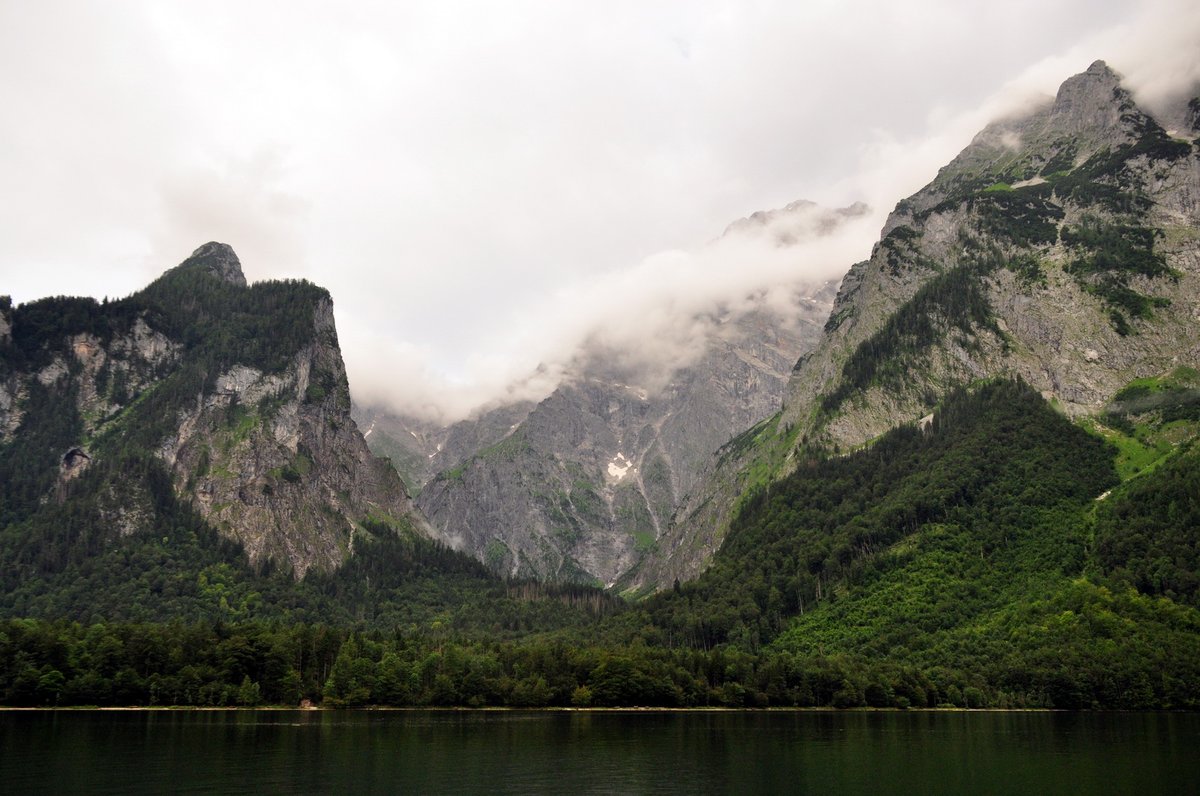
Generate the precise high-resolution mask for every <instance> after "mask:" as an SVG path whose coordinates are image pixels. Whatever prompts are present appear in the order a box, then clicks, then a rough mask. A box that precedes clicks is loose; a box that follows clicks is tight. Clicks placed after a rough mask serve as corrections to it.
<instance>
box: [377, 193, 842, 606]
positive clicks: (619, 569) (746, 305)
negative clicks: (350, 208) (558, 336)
mask: <svg viewBox="0 0 1200 796" xmlns="http://www.w3.org/2000/svg"><path fill="white" fill-rule="evenodd" d="M865 212H866V208H865V207H864V206H862V205H854V206H851V207H848V208H844V209H841V210H835V211H830V210H826V209H823V208H820V207H818V206H817V205H815V204H813V203H811V202H796V203H793V204H791V205H789V206H788V207H785V208H781V209H779V210H773V211H766V212H759V213H755V214H754V215H752V216H750V217H749V218H746V219H742V220H741V221H738V222H735V223H733V224H731V225H730V227H729V228H728V229H727V230H726V231H725V233H724V236H723V238H722V240H740V239H742V238H745V239H750V240H759V239H765V240H766V241H767V243H768V245H769V246H771V247H774V248H776V249H778V250H780V251H783V252H786V251H787V249H788V248H789V247H791V246H793V245H795V244H797V243H798V242H800V241H803V240H811V239H812V238H814V237H819V236H823V235H828V234H830V233H832V232H833V231H835V230H836V229H838V227H839V226H840V225H841V224H843V223H844V222H845V221H847V220H850V219H855V218H858V217H861V216H862V215H863V214H864V213H865ZM833 290H834V286H833V284H832V283H824V284H821V283H804V282H796V283H795V284H792V285H789V286H787V288H786V289H785V290H781V291H779V292H778V293H775V294H771V295H768V294H767V293H765V292H764V293H762V294H759V295H754V296H750V297H747V298H744V297H740V296H731V297H729V299H730V300H729V301H728V302H727V304H728V306H724V307H715V308H714V309H713V310H712V312H710V313H708V314H706V315H704V316H701V317H697V318H695V319H693V320H692V322H691V326H692V327H693V328H694V330H695V339H692V340H689V341H688V348H689V349H691V351H689V352H688V353H687V354H686V355H685V356H686V358H685V359H678V360H671V361H668V362H666V363H662V362H654V363H653V364H652V365H646V364H645V363H638V362H637V361H636V359H637V357H636V352H631V351H629V350H626V349H625V348H622V347H621V346H618V345H613V344H605V343H602V342H599V341H597V340H592V341H589V342H588V343H586V344H585V345H584V347H583V348H582V349H581V350H580V352H579V353H578V354H577V356H576V358H575V361H574V362H573V363H572V366H571V367H570V368H569V375H568V376H567V377H566V378H565V379H564V381H563V382H562V384H561V385H560V386H559V387H558V388H557V389H556V390H554V392H553V393H552V394H551V395H550V396H548V397H547V398H545V399H544V400H542V401H541V402H539V403H537V404H536V405H534V404H530V403H519V404H513V405H505V406H501V407H499V408H495V409H491V410H489V411H485V412H482V413H480V414H478V415H476V416H475V417H474V418H472V419H470V420H468V421H464V422H462V423H458V424H455V425H453V426H451V427H449V428H446V429H442V430H440V431H438V430H431V429H430V428H429V427H428V426H421V425H420V424H417V423H413V422H407V423H406V422H404V421H403V419H401V418H398V417H396V416H395V415H388V414H386V413H380V412H367V411H364V410H361V409H360V410H359V412H358V418H359V420H360V422H361V423H362V424H363V425H364V427H366V428H368V430H370V431H371V433H370V434H369V435H368V441H369V443H370V444H371V445H372V449H373V450H374V451H375V452H376V453H380V454H384V455H389V456H391V458H392V460H393V462H397V466H398V468H400V469H402V470H404V469H408V470H409V471H410V472H412V473H413V474H414V475H415V476H416V477H417V478H420V477H421V476H422V474H423V473H429V472H430V471H434V472H436V475H434V476H433V477H432V478H427V480H426V482H425V483H423V484H422V485H421V486H420V492H419V494H418V496H417V503H418V505H419V507H420V508H421V510H422V511H423V512H424V513H425V514H426V516H428V517H429V520H430V522H431V523H432V524H433V525H434V526H435V527H436V528H438V529H439V530H438V533H439V536H440V538H442V539H444V540H446V541H447V542H448V543H450V544H451V545H453V546H454V547H455V548H456V549H461V550H464V551H466V552H469V553H470V554H471V555H474V556H476V557H477V558H479V559H480V560H482V561H484V562H485V563H487V564H488V565H489V566H490V567H492V568H494V569H495V570H496V571H498V572H503V573H506V574H508V575H509V576H515V577H529V576H532V577H537V578H541V579H547V580H574V581H583V582H592V583H598V584H603V585H607V586H612V585H613V584H614V583H615V582H617V581H618V579H620V578H621V577H622V576H624V575H626V574H627V573H628V572H629V571H630V570H631V569H632V568H633V567H635V566H636V565H637V564H638V562H639V561H640V560H641V559H642V558H644V557H645V556H646V555H648V554H649V553H650V551H652V550H653V549H654V548H655V546H656V545H657V544H658V540H659V539H661V538H663V537H664V535H666V534H667V533H668V530H669V526H670V521H671V517H672V515H673V513H674V511H675V508H676V507H677V506H678V505H679V503H680V501H681V500H682V499H683V497H684V496H685V495H686V494H688V492H689V491H691V490H692V489H693V488H694V487H695V485H696V483H697V478H698V476H699V474H700V473H702V472H703V471H704V469H705V468H706V466H707V465H708V462H709V460H710V459H711V458H712V456H713V452H714V451H715V450H716V449H717V448H718V447H720V446H721V445H722V444H724V443H725V442H727V441H728V440H729V439H730V438H731V437H733V436H734V435H735V434H737V433H738V432H739V431H740V430H742V429H744V428H745V427H746V426H748V425H751V424H753V423H756V422H758V421H760V420H762V419H763V418H764V417H766V416H768V415H770V414H771V413H772V412H773V411H774V410H775V408H776V407H777V405H778V402H779V400H780V397H781V395H782V390H783V387H784V385H785V383H786V379H787V376H788V373H789V371H790V369H791V366H792V364H793V363H794V362H795V359H796V357H798V356H799V355H800V354H802V353H804V352H805V351H807V350H809V349H810V348H811V346H812V344H813V342H814V341H815V339H816V336H817V334H818V333H819V329H820V323H821V322H822V320H823V319H824V318H825V316H826V315H827V314H828V312H829V308H830V302H831V300H832V298H833ZM779 294H785V295H784V296H783V299H782V301H778V300H777V299H778V298H779ZM781 304H785V305H786V309H785V310H781V309H780V305H781ZM631 360H634V361H632V362H631ZM377 434H379V435H380V436H376V435H377ZM472 443H473V444H474V446H473V447H472ZM422 464H424V465H425V466H424V467H422V466H421V465H422Z"/></svg>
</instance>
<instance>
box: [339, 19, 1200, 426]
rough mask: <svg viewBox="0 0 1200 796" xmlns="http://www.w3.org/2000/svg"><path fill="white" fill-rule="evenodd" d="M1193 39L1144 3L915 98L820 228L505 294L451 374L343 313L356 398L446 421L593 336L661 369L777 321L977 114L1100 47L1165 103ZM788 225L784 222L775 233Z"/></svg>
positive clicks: (556, 373)
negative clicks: (721, 322)
mask: <svg viewBox="0 0 1200 796" xmlns="http://www.w3.org/2000/svg"><path fill="white" fill-rule="evenodd" d="M1197 42H1200V9H1198V8H1195V7H1193V6H1191V5H1190V4H1186V3H1180V2H1175V1H1174V0H1161V1H1160V2H1150V3H1146V4H1144V5H1143V6H1141V7H1140V10H1139V11H1138V12H1137V13H1134V14H1132V15H1131V16H1129V17H1127V18H1125V19H1124V20H1123V21H1122V22H1121V23H1120V24H1117V25H1114V26H1112V27H1110V28H1108V29H1105V30H1103V31H1101V32H1099V33H1096V34H1094V35H1092V36H1089V37H1087V38H1086V40H1084V41H1080V42H1079V43H1077V44H1075V45H1073V46H1071V47H1070V48H1069V49H1067V50H1066V51H1064V52H1062V53H1059V54H1056V55H1054V56H1051V57H1047V58H1043V59H1041V60H1039V61H1037V62H1036V63H1034V64H1032V65H1030V66H1028V67H1026V68H1024V69H1023V70H1022V71H1020V72H1019V73H1018V74H1015V75H1014V76H1013V78H1012V79H1011V80H1010V81H1009V82H1008V83H1007V84H1006V85H1004V86H1003V88H1002V89H1001V90H1000V91H998V92H996V93H995V94H994V95H992V96H990V97H987V98H985V99H983V100H982V101H980V102H979V104H978V105H977V106H974V107H971V108H969V109H967V110H965V111H958V112H949V111H946V110H944V109H939V108H933V109H931V110H930V111H929V113H928V121H927V124H926V131H927V132H926V134H924V135H921V136H916V137H909V138H904V139H901V138H897V137H895V136H893V135H890V134H889V133H888V132H887V131H886V130H885V129H883V128H881V129H879V130H877V131H875V133H874V135H873V137H872V139H871V140H870V142H869V143H868V144H866V145H864V146H863V147H862V148H861V150H860V156H859V168H858V170H857V172H856V173H854V174H851V175H848V176H847V177H846V178H844V179H842V180H839V181H836V182H834V183H833V184H831V185H830V186H829V188H828V190H827V191H825V192H823V193H819V194H818V195H817V198H818V199H822V200H826V201H829V200H832V201H835V202H848V201H855V200H861V201H863V202H865V203H866V207H864V206H858V207H857V212H854V213H847V214H844V215H842V216H841V217H839V221H840V223H839V224H838V225H836V227H834V228H832V229H830V228H826V227H823V226H822V225H823V224H827V221H828V218H829V213H830V211H827V210H823V209H821V208H818V207H816V206H811V205H806V204H803V203H797V204H796V205H795V206H789V208H788V210H787V211H777V212H776V214H774V215H772V217H771V219H772V220H771V223H770V224H767V225H755V224H750V223H742V224H735V225H733V228H731V230H729V231H728V232H727V233H726V234H725V235H723V236H721V237H720V238H718V239H717V240H715V241H713V242H712V243H710V244H707V245H703V246H698V247H696V248H694V249H691V250H687V251H666V252H661V253H658V254H655V255H652V256H649V257H647V258H645V259H643V260H641V261H640V262H638V263H636V264H634V265H632V266H631V267H629V268H627V269H623V270H614V271H610V272H606V273H603V274H599V275H596V276H594V277H591V278H582V279H579V280H577V281H575V282H574V283H572V284H570V285H568V286H566V287H561V288H559V289H557V290H555V291H554V292H553V293H551V294H549V295H547V296H545V297H543V298H542V299H541V300H539V301H538V302H531V303H527V304H522V305H521V306H519V307H514V308H513V312H512V313H511V315H510V316H509V318H508V322H507V323H506V324H505V325H504V328H503V329H501V330H499V331H497V332H493V333H492V334H490V335H488V337H487V339H481V340H479V345H478V347H477V349H476V353H475V354H473V355H472V356H471V357H469V358H468V359H467V361H466V362H465V363H464V364H463V366H462V368H461V371H460V372H461V374H462V375H461V376H460V377H459V378H456V379H448V378H446V377H445V376H444V375H443V373H442V372H441V371H440V370H439V368H438V365H437V363H436V361H435V355H434V352H433V351H432V350H431V349H428V348H422V347H420V346H408V345H403V344H398V343H396V342H394V341H391V340H388V339H386V338H384V337H383V336H374V337H372V335H371V334H370V333H369V332H367V331H366V330H365V329H358V328H354V327H353V324H351V325H350V327H349V328H347V326H346V324H343V329H346V338H347V345H346V357H347V361H348V363H349V367H350V370H351V374H352V380H353V381H352V383H353V387H354V392H355V396H356V399H357V400H359V401H360V402H363V403H366V404H375V405H381V406H386V407H389V408H391V409H393V410H395V411H398V412H402V413H406V414H412V415H416V416H419V417H423V418H427V419H434V420H439V421H442V422H448V421H452V420H455V419H459V418H462V417H465V416H467V415H469V414H470V413H472V412H473V411H477V410H478V409H480V408H481V407H486V406H490V405H495V404H497V403H506V402H510V401H514V400H526V399H532V400H537V399H540V398H542V397H544V396H545V395H547V394H549V392H551V391H552V390H553V389H554V388H555V387H556V386H557V385H558V384H559V383H560V382H561V381H562V380H563V379H564V378H567V377H569V375H570V373H571V372H572V368H573V367H574V365H575V364H577V363H578V362H579V361H580V359H581V357H584V356H586V352H587V351H588V350H589V349H590V348H595V347H599V348H603V349H604V350H606V351H608V352H610V353H611V354H612V355H614V356H617V357H619V358H622V360H623V361H625V362H627V363H628V364H629V365H630V366H632V367H639V368H642V369H643V370H644V372H646V373H652V372H658V373H660V374H663V376H664V378H665V377H667V376H669V373H670V371H671V370H673V369H674V368H676V367H678V366H680V365H681V364H686V363H687V362H688V361H690V359H691V358H692V357H694V356H696V355H697V354H698V353H699V351H700V350H701V349H702V348H703V341H704V340H705V339H706V338H707V336H708V335H711V334H713V333H714V330H715V329H716V326H717V324H718V319H720V318H722V317H725V316H727V315H728V314H730V313H737V312H742V311H748V310H750V309H755V308H758V309H766V310H768V311H774V312H776V313H777V314H778V315H779V316H780V318H781V319H786V318H787V317H788V304H789V301H794V300H795V290H796V288H797V286H805V285H816V284H819V283H821V282H823V281H825V280H830V279H834V280H836V279H840V278H841V276H842V275H843V274H844V273H845V272H846V270H847V269H848V268H849V267H850V265H852V264H853V263H855V262H857V261H859V260H861V259H864V258H865V257H867V256H868V255H869V253H870V250H871V247H872V245H873V244H874V243H875V242H876V240H877V239H878V235H879V230H880V228H881V227H882V225H883V222H884V220H885V218H886V215H887V212H888V211H889V210H890V209H891V208H892V207H893V206H894V205H895V203H896V202H897V201H898V200H899V199H901V198H903V197H905V196H907V195H910V194H911V193H913V192H915V191H916V190H918V189H919V188H920V187H921V186H922V185H923V184H925V183H926V182H928V181H929V180H930V179H931V178H932V177H933V175H934V174H935V173H936V172H937V169H938V168H940V167H941V166H943V165H944V164H945V163H947V162H948V161H949V160H951V159H952V158H953V157H954V155H956V154H957V153H958V152H959V151H960V150H961V149H962V148H963V147H964V146H966V144H967V143H969V142H970V140H971V138H972V137H973V136H974V135H975V134H976V133H978V132H979V131H980V130H981V129H982V128H983V127H984V126H985V125H986V124H987V123H988V122H990V121H993V120H996V119H999V118H1004V117H1007V116H1012V115H1017V114H1020V113H1025V112H1028V111H1030V110H1032V109H1033V108H1034V107H1036V106H1037V105H1038V104H1040V103H1044V102H1048V101H1050V99H1051V98H1052V95H1053V92H1054V91H1055V89H1056V88H1057V86H1058V85H1059V84H1060V83H1061V82H1062V81H1063V80H1065V79H1066V78H1067V77H1069V76H1071V75H1073V74H1076V73H1078V72H1080V71H1082V70H1083V69H1085V68H1086V67H1087V65H1088V64H1089V63H1091V61H1092V60H1095V59H1096V58H1104V59H1106V60H1107V61H1108V62H1109V64H1110V65H1111V66H1113V67H1114V68H1115V69H1117V70H1118V71H1119V72H1121V73H1122V74H1123V75H1124V77H1125V82H1126V85H1127V86H1129V87H1130V89H1131V90H1132V91H1133V92H1134V94H1135V97H1136V98H1137V100H1138V101H1139V103H1142V104H1143V105H1144V106H1145V107H1147V108H1148V109H1150V110H1151V111H1152V112H1156V113H1160V114H1161V113H1165V112H1166V111H1167V110H1168V109H1170V108H1172V107H1178V106H1179V103H1180V101H1181V100H1186V98H1187V97H1190V96H1194V95H1195V93H1196V91H1197V87H1198V86H1200V48H1198V47H1197V46H1196V44H1197ZM980 57H985V56H982V55H981V56H980ZM813 156H814V157H818V156H819V154H818V153H814V155H813ZM867 207H869V209H867ZM823 219H824V221H823ZM788 225H792V226H794V230H793V231H792V233H791V234H790V235H785V236H783V237H784V239H783V240H781V236H780V234H779V233H780V229H781V228H782V227H785V226H788ZM614 234H619V230H614ZM785 322H786V321H785Z"/></svg>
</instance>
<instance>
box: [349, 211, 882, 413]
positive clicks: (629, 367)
mask: <svg viewBox="0 0 1200 796" xmlns="http://www.w3.org/2000/svg"><path fill="white" fill-rule="evenodd" d="M883 220H884V215H883V214H881V213H879V212H877V211H873V210H871V209H870V208H868V207H867V206H865V205H852V206H849V207H846V208H843V209H840V210H829V209H826V208H822V207H820V206H818V205H815V204H812V203H809V202H797V203H794V204H793V205H790V206H788V207H787V208H783V209H780V210H776V211H772V212H769V213H759V214H756V215H755V216H754V217H751V218H749V219H745V220H743V221H742V222H739V223H735V224H733V225H731V226H730V227H729V228H728V229H727V230H726V231H725V232H724V234H722V235H721V236H720V237H718V238H717V239H715V240H713V241H712V242H710V243H708V244H706V245H704V246H700V247H697V248H696V249H693V250H691V251H682V250H680V251H667V252H661V253H659V254H655V255H653V256H651V257H647V258H646V259H645V260H642V261H641V262H640V263H638V264H636V265H635V266H633V267H631V268H628V269H626V270H621V271H613V272H609V273H605V274H599V275H596V276H594V277H592V278H590V279H584V280H580V281H579V282H577V283H576V284H573V285H570V286H568V287H565V288H562V289H559V290H557V291H555V292H554V293H553V294H552V295H550V296H549V297H548V298H547V300H545V301H544V302H543V303H541V304H538V305H536V306H533V307H523V308H521V309H520V311H519V312H514V313H513V315H512V316H511V322H510V323H509V324H508V325H507V326H506V328H505V329H504V331H503V333H502V334H500V335H498V336H497V337H496V338H494V339H491V340H486V341H480V348H481V352H480V353H479V354H478V355H477V356H475V357H473V358H472V359H471V360H470V361H469V362H468V363H467V368H468V374H469V375H468V378H467V379H464V380H463V381H460V382H452V381H450V380H448V379H446V378H445V377H443V376H441V375H440V374H439V373H438V371H437V370H436V368H435V367H434V365H433V364H432V363H431V361H430V355H429V352H428V351H424V350H422V349H420V348H418V347H416V346H409V345H403V344H397V343H395V342H393V341H391V340H389V339H387V338H384V337H382V336H375V337H374V338H372V337H371V336H370V335H369V334H368V333H365V330H360V329H356V328H354V326H353V324H351V326H350V327H349V328H347V327H346V325H345V324H344V323H343V322H342V321H341V320H340V319H339V324H340V325H341V328H342V337H343V351H344V355H345V357H346V360H347V364H348V367H349V368H350V371H351V374H352V379H353V385H354V395H355V400H356V401H358V402H359V403H361V404H364V405H370V406H384V407H387V408H390V409H392V410H393V411H397V412H400V413H402V414H408V415H413V416H416V417H420V418H423V419H428V420H437V421H441V422H451V421H454V420H458V419H461V418H463V417H466V416H468V415H469V414H471V413H472V412H473V411H476V410H478V409H480V408H483V407H489V406H493V405H496V404H497V403H507V402H512V401H517V400H540V399H541V398H544V397H546V395H548V394H549V393H550V392H551V391H553V390H554V388H555V387H557V386H558V384H559V383H560V382H561V381H562V380H563V379H564V378H568V377H569V376H570V375H571V374H572V373H574V372H576V371H577V370H578V369H579V368H581V367H583V366H584V364H585V362H586V359H587V357H588V356H589V355H592V354H594V353H595V352H597V351H603V352H605V356H606V357H610V358H611V359H612V364H613V365H614V366H616V367H618V368H620V369H623V370H625V371H628V372H631V373H636V374H637V377H638V378H640V379H641V386H644V387H647V388H650V389H655V388H657V387H661V386H662V385H663V383H664V382H665V381H666V379H668V378H669V377H670V375H671V373H672V372H673V371H675V370H676V369H678V368H680V367H683V366H685V365H687V364H689V363H691V362H693V361H694V360H695V359H696V358H697V357H698V356H700V354H702V353H703V351H704V350H705V348H706V345H707V343H708V341H709V340H710V339H711V338H712V336H713V335H716V334H720V329H721V327H723V326H724V325H725V324H726V323H727V322H728V320H729V319H730V318H731V317H736V316H739V315H742V314H744V313H748V312H752V311H757V312H763V313H769V314H771V315H772V316H774V317H776V318H778V320H779V322H780V323H781V324H784V325H786V324H788V323H791V322H792V321H793V316H794V307H795V303H796V302H797V301H798V300H804V298H805V297H806V296H807V295H809V294H810V293H812V292H815V291H816V290H817V289H819V287H820V286H821V285H822V284H823V283H825V282H828V281H829V280H837V279H840V278H841V275H842V274H843V273H844V271H845V270H846V268H847V267H848V264H849V263H852V262H854V261H855V260H856V259H862V258H863V257H864V256H866V254H868V253H869V252H870V247H871V243H870V241H871V240H872V239H873V238H874V237H875V236H876V235H878V230H879V228H880V226H881V225H882V223H883Z"/></svg>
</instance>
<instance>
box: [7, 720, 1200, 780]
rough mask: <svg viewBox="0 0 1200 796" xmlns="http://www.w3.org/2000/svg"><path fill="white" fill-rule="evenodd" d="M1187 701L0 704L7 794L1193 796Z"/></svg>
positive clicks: (1192, 735)
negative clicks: (356, 706)
mask: <svg viewBox="0 0 1200 796" xmlns="http://www.w3.org/2000/svg"><path fill="white" fill-rule="evenodd" d="M1198 742H1200V716H1196V715H1192V714H1072V713H925V712H908V713H867V712H862V713H859V712H850V713H838V712H766V713H752V712H745V713H743V712H696V713H667V712H649V711H646V712H603V713H589V712H521V711H512V712H507V711H488V712H432V711H431V712H410V711H346V712H332V711H330V712H326V711H243V712H227V711H181V712H174V711H170V712H168V711H114V712H108V711H105V712H99V711H92V712H88V711H79V712H72V711H60V712H6V713H0V770H2V771H3V776H4V781H5V784H6V787H5V790H8V791H10V792H17V793H38V792H57V793H64V792H71V793H164V792H183V793H187V792H196V793H213V792H220V793H264V792H289V793H371V792H377V793H398V792H418V793H427V792H437V793H529V792H563V791H570V792H572V793H578V794H593V793H594V794H602V793H623V794H624V793H678V792H687V793H735V792H736V793H829V792H839V793H872V794H875V793H929V794H936V793H1022V794H1028V793H1071V794H1077V793H1132V792H1151V793H1188V792H1193V790H1194V787H1195V783H1197V782H1200V756H1197V755H1196V754H1195V753H1194V750H1195V749H1196V748H1197V743H1198Z"/></svg>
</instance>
